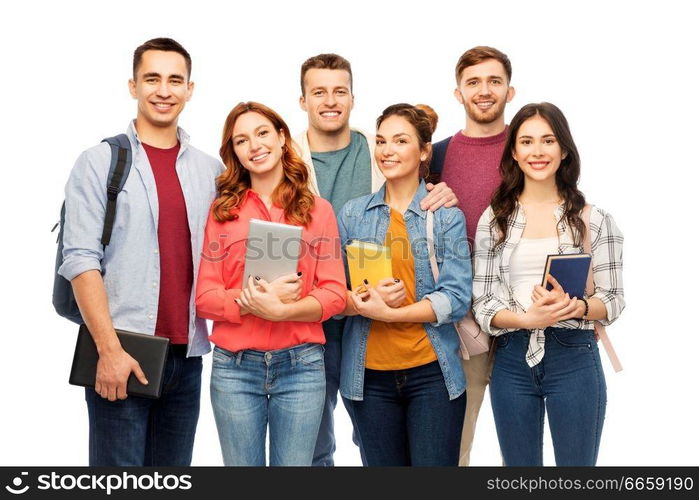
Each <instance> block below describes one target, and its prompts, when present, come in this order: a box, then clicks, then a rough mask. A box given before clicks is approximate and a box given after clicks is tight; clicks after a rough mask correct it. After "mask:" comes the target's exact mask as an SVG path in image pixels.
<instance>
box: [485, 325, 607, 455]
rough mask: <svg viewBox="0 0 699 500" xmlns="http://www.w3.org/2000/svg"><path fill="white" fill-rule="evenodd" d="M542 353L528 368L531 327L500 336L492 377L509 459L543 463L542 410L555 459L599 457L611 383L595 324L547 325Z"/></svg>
mask: <svg viewBox="0 0 699 500" xmlns="http://www.w3.org/2000/svg"><path fill="white" fill-rule="evenodd" d="M545 336H546V344H545V346H544V348H545V354H544V359H543V360H542V361H541V362H540V363H539V364H538V365H536V366H534V367H533V368H530V367H529V366H528V365H527V363H526V361H525V355H526V352H527V345H528V343H529V331H528V330H517V331H515V332H510V333H507V334H504V335H502V336H500V337H498V338H497V340H496V342H497V351H496V354H495V364H494V366H493V375H492V378H491V381H490V400H491V403H492V405H493V416H494V417H495V428H496V430H497V434H498V441H499V442H500V450H501V452H502V456H503V460H504V462H505V465H510V466H542V465H543V441H544V412H548V420H549V428H550V429H551V438H552V440H553V449H554V454H555V457H556V465H559V466H570V465H573V466H591V465H595V462H596V461H597V452H598V451H599V444H600V437H601V435H602V424H603V423H604V412H605V407H606V404H607V388H606V384H605V381H604V372H603V371H602V365H601V363H600V357H599V351H598V350H597V343H596V341H595V337H594V332H593V331H592V330H572V329H567V328H547V329H546V333H545Z"/></svg>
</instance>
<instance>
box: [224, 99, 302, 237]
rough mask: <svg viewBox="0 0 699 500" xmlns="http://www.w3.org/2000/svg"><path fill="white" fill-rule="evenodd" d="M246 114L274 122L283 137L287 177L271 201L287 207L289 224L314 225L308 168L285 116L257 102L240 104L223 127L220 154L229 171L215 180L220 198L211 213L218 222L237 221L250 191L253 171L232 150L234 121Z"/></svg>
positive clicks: (283, 158)
mask: <svg viewBox="0 0 699 500" xmlns="http://www.w3.org/2000/svg"><path fill="white" fill-rule="evenodd" d="M245 113H259V114H261V115H262V116H264V117H265V118H267V119H268V120H269V121H271V122H272V125H273V126H274V129H275V130H277V131H279V132H282V133H283V134H284V147H283V148H282V149H283V151H282V167H283V169H284V178H283V179H282V181H281V182H280V183H279V184H278V185H277V187H276V188H275V189H274V192H273V193H272V201H273V202H274V203H276V204H277V205H281V206H282V207H283V208H284V216H285V217H286V219H287V220H288V221H289V222H292V223H294V224H300V225H303V226H305V225H308V224H309V223H310V222H311V213H310V212H311V209H312V208H313V203H314V199H313V193H311V190H310V189H309V188H308V169H307V167H306V164H305V163H304V162H303V160H301V158H299V156H298V155H297V154H296V152H295V151H294V148H293V143H292V141H291V134H290V133H289V127H288V126H287V125H286V123H285V122H284V120H282V117H281V116H279V115H278V114H277V113H276V112H275V111H273V110H272V109H270V108H268V107H267V106H265V105H264V104H260V103H257V102H252V101H251V102H241V103H239V104H238V105H237V106H236V107H234V108H233V109H232V110H231V112H230V113H228V117H227V118H226V123H225V124H224V125H223V138H222V140H221V149H219V155H220V156H221V160H222V161H223V164H224V165H225V166H226V170H225V171H224V172H223V173H222V174H221V175H219V176H218V178H217V179H216V190H217V197H216V199H215V200H214V203H213V205H212V208H211V209H212V211H213V213H214V217H215V218H216V220H217V221H219V222H223V221H227V220H235V219H237V218H238V215H237V214H236V213H234V212H235V211H236V210H237V209H238V208H239V207H240V204H241V203H242V202H243V200H244V199H245V194H246V192H247V190H248V189H250V172H248V171H247V170H246V169H245V167H243V165H242V164H241V163H240V160H239V159H238V156H237V155H236V154H235V151H234V149H233V127H235V122H236V121H237V120H238V118H240V116H241V115H243V114H245Z"/></svg>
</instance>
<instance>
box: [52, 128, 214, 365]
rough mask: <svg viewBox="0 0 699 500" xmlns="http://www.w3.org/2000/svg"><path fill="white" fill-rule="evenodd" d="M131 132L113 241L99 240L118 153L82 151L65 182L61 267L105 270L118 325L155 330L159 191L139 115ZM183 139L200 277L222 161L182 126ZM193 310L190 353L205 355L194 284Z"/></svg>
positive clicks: (66, 272)
mask: <svg viewBox="0 0 699 500" xmlns="http://www.w3.org/2000/svg"><path fill="white" fill-rule="evenodd" d="M126 134H127V135H128V137H129V141H130V142H131V150H132V151H133V164H132V167H131V171H130V173H129V177H128V179H127V180H126V184H125V185H124V189H123V191H121V193H119V196H118V198H117V213H116V219H115V221H114V232H113V233H112V240H111V243H110V244H109V245H108V246H107V247H106V248H103V247H102V244H101V242H100V238H101V236H102V228H103V226H104V213H105V207H106V204H107V188H106V186H107V176H108V174H109V161H110V157H111V150H110V149H109V145H108V144H106V143H100V144H99V145H97V146H95V147H92V148H90V149H88V150H87V151H85V152H83V153H82V154H81V155H80V157H79V158H78V160H77V161H76V163H75V166H74V167H73V170H72V171H71V174H70V178H69V179H68V183H67V184H66V188H65V200H66V202H65V203H66V215H65V233H64V236H63V244H64V247H63V265H62V266H61V267H60V269H59V270H58V272H59V274H60V275H61V276H63V277H64V278H65V279H67V280H72V279H73V278H75V277H76V276H78V275H79V274H82V273H84V272H85V271H89V270H91V269H96V270H100V271H101V272H102V278H103V280H104V286H105V289H106V291H107V298H108V302H109V312H110V315H111V317H112V322H113V324H114V327H115V328H117V329H121V330H127V331H132V332H138V333H146V334H149V335H153V334H154V333H155V325H156V321H157V316H158V297H159V293H160V255H159V248H158V215H159V209H158V192H157V190H156V186H155V178H154V177H153V171H152V170H151V167H150V162H149V161H148V156H147V155H146V152H145V150H144V149H143V146H141V141H140V140H139V138H138V135H137V134H136V127H135V126H134V123H133V122H132V123H131V124H130V125H129V128H128V130H127V132H126ZM177 138H178V140H179V142H180V150H179V153H178V154H177V162H176V164H175V169H176V171H177V177H178V179H179V181H180V185H181V187H182V194H183V195H184V201H185V205H186V207H187V221H188V222H189V230H190V232H191V234H192V258H193V264H194V276H197V273H198V271H199V258H200V255H201V250H202V244H203V239H204V224H205V223H206V218H207V215H208V213H209V207H210V206H211V202H212V201H213V199H214V197H215V195H216V182H215V180H216V176H217V175H219V174H220V173H221V171H222V169H223V167H222V165H221V162H219V161H218V160H216V159H215V158H213V157H211V156H209V155H207V154H205V153H203V152H201V151H199V150H198V149H196V148H194V147H192V146H191V145H190V144H189V136H188V135H187V134H186V133H185V132H184V130H182V129H181V128H178V129H177ZM192 288H194V287H192ZM189 311H190V321H189V342H188V349H187V355H188V356H201V355H202V354H206V353H207V352H209V350H210V349H211V348H210V346H209V340H208V337H207V330H206V322H205V321H204V320H203V319H202V318H198V317H196V314H195V308H194V290H192V295H191V298H190V307H189Z"/></svg>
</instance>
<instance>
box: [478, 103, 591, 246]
mask: <svg viewBox="0 0 699 500" xmlns="http://www.w3.org/2000/svg"><path fill="white" fill-rule="evenodd" d="M534 116H540V117H541V118H543V119H544V120H546V122H547V123H548V124H549V125H550V126H551V128H552V129H553V133H554V135H555V136H556V140H558V142H559V144H560V145H561V151H562V152H563V153H565V158H563V159H562V160H561V165H560V166H559V167H558V170H557V171H556V187H557V188H558V194H559V196H560V197H561V198H563V205H564V212H563V217H562V218H561V221H567V222H568V225H569V226H570V227H571V228H573V229H574V231H573V239H574V242H575V244H576V246H580V245H581V244H582V235H584V234H585V224H584V223H583V220H582V218H581V217H580V213H581V212H582V209H583V208H585V196H584V195H583V194H582V192H581V191H580V190H579V189H578V180H579V179H580V155H579V154H578V148H577V147H576V146H575V142H574V141H573V136H572V135H571V133H570V127H569V126H568V120H566V117H565V116H563V112H562V111H561V110H560V109H558V108H557V107H556V106H554V105H553V104H551V103H548V102H542V103H538V104H527V105H526V106H524V107H523V108H522V109H520V110H519V111H518V112H517V114H516V115H515V116H514V118H513V119H512V122H511V123H510V127H509V130H508V132H507V142H506V143H505V149H503V152H502V160H501V161H500V175H501V176H502V181H501V182H500V185H499V186H498V188H497V189H496V190H495V193H494V194H493V199H492V201H491V206H492V208H493V214H494V216H495V218H494V221H493V223H494V226H495V227H497V229H498V230H499V236H498V239H497V241H496V244H495V246H498V245H500V244H501V243H502V242H503V241H505V238H506V236H507V235H506V233H507V220H508V219H509V218H510V216H511V215H512V214H513V213H514V211H515V208H516V206H517V200H518V198H519V195H521V194H522V190H523V189H524V174H523V173H522V170H521V169H520V168H519V165H518V164H517V161H516V160H515V159H514V158H513V156H512V153H513V151H514V150H515V143H516V140H517V134H518V132H519V129H520V127H521V126H522V124H523V123H524V122H525V121H527V120H528V119H530V118H533V117H534Z"/></svg>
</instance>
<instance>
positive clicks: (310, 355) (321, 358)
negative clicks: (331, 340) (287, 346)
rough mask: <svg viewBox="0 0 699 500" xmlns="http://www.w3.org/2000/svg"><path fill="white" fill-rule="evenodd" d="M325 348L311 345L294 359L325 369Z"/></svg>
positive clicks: (305, 364) (306, 364)
mask: <svg viewBox="0 0 699 500" xmlns="http://www.w3.org/2000/svg"><path fill="white" fill-rule="evenodd" d="M324 353H325V349H324V348H323V346H322V345H320V344H317V345H314V346H313V347H309V348H308V349H305V350H303V351H301V352H299V353H298V354H297V356H296V361H298V362H299V363H301V364H303V365H304V366H310V367H314V368H322V369H323V370H325V355H324Z"/></svg>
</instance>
